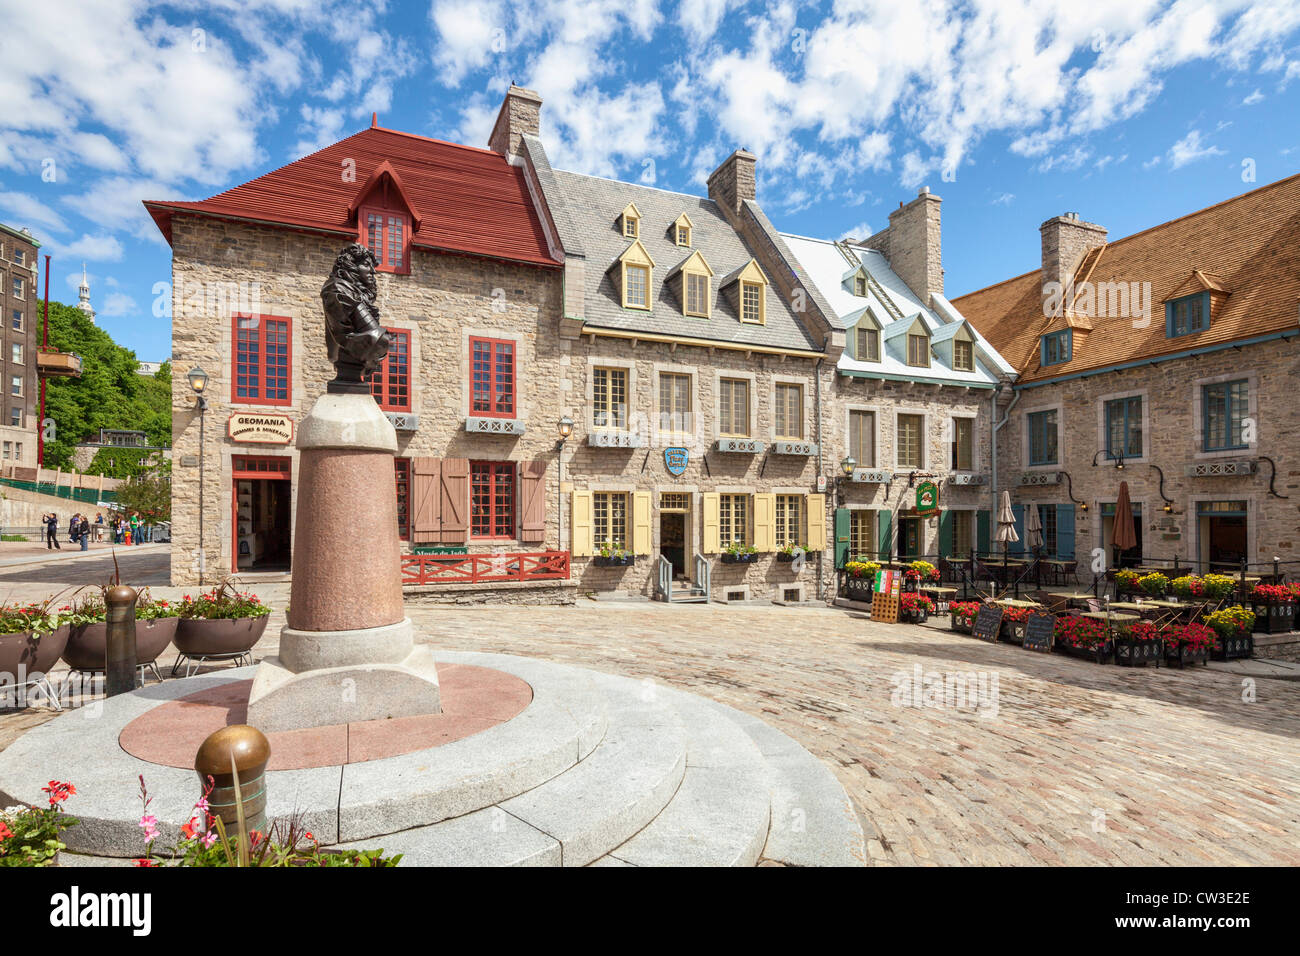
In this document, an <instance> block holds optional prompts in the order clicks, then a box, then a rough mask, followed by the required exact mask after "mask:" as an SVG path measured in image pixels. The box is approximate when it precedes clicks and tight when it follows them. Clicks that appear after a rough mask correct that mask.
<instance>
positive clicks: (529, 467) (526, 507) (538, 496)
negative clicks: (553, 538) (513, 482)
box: [519, 461, 546, 544]
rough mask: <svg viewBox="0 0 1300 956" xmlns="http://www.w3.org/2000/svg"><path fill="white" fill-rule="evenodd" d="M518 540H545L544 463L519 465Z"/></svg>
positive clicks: (534, 541) (527, 462) (529, 462)
mask: <svg viewBox="0 0 1300 956" xmlns="http://www.w3.org/2000/svg"><path fill="white" fill-rule="evenodd" d="M519 513H520V522H519V540H520V541H522V542H525V543H531V544H536V543H538V542H542V541H545V540H546V462H544V461H521V462H520V463H519Z"/></svg>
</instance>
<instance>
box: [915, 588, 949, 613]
mask: <svg viewBox="0 0 1300 956" xmlns="http://www.w3.org/2000/svg"><path fill="white" fill-rule="evenodd" d="M957 590H958V589H957V588H942V587H938V586H931V585H927V584H922V585H921V593H922V594H932V595H934V606H935V613H936V614H943V613H945V612H946V611H947V610H948V602H949V601H951V600H952V599H953V597H954V596H955V595H956V593H957Z"/></svg>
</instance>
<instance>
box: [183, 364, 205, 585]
mask: <svg viewBox="0 0 1300 956" xmlns="http://www.w3.org/2000/svg"><path fill="white" fill-rule="evenodd" d="M185 377H186V378H187V379H189V383H190V388H192V389H193V390H194V400H195V404H196V405H197V406H198V409H199V586H200V587H202V586H203V583H204V582H203V571H204V569H205V568H206V567H207V563H208V559H207V552H206V551H204V550H203V544H204V542H203V478H204V475H205V473H206V471H207V469H206V467H205V464H206V462H205V461H204V447H203V445H204V442H203V434H204V432H205V431H206V429H205V428H204V427H203V426H204V425H205V424H206V422H207V411H208V399H207V396H205V395H204V394H203V390H204V389H206V388H207V387H208V373H207V372H205V371H203V369H202V368H200V367H199V366H197V365H196V366H194V367H193V368H192V369H190V370H189V372H188V374H186V376H185Z"/></svg>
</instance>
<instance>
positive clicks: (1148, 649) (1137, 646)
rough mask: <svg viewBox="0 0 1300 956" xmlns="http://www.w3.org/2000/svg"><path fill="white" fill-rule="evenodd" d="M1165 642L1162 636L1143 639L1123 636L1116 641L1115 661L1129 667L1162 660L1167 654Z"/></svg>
mask: <svg viewBox="0 0 1300 956" xmlns="http://www.w3.org/2000/svg"><path fill="white" fill-rule="evenodd" d="M1164 647H1165V642H1164V641H1162V640H1160V638H1152V639H1145V640H1144V639H1141V638H1135V637H1121V638H1118V639H1117V640H1116V641H1115V663H1116V664H1124V665H1125V666H1128V667H1139V666H1146V665H1147V664H1155V665H1156V666H1157V667H1159V666H1160V662H1161V661H1163V660H1164V656H1165V649H1164Z"/></svg>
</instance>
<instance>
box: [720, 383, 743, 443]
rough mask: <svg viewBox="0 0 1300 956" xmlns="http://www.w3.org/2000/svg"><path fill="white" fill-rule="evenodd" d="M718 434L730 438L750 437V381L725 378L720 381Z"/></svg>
mask: <svg viewBox="0 0 1300 956" xmlns="http://www.w3.org/2000/svg"><path fill="white" fill-rule="evenodd" d="M718 434H720V435H723V436H725V437H728V438H748V437H749V381H748V380H747V379H743V378H724V379H720V380H719V381H718Z"/></svg>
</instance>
